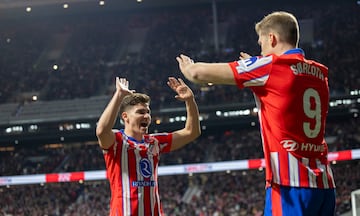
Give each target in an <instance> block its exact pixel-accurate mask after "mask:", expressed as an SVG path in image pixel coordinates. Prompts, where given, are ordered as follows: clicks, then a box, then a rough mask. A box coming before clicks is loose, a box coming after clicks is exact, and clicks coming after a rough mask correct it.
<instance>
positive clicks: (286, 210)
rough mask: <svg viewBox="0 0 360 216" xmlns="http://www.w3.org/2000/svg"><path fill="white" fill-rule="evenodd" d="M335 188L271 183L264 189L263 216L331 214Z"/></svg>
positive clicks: (317, 215) (327, 215)
mask: <svg viewBox="0 0 360 216" xmlns="http://www.w3.org/2000/svg"><path fill="white" fill-rule="evenodd" d="M335 203H336V192H335V189H318V188H299V187H287V186H279V185H272V186H271V187H269V188H267V189H266V199H265V210H264V215H265V216H288V215H289V216H333V215H335Z"/></svg>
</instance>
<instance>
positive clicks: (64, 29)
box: [0, 1, 360, 216]
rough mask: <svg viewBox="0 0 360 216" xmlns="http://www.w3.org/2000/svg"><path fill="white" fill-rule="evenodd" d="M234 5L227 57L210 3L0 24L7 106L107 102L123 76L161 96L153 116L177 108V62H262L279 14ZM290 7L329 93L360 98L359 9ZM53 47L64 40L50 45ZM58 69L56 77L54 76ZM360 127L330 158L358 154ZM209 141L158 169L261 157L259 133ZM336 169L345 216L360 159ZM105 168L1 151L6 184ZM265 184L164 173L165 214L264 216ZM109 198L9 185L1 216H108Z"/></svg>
mask: <svg viewBox="0 0 360 216" xmlns="http://www.w3.org/2000/svg"><path fill="white" fill-rule="evenodd" d="M233 4H234V3H223V4H222V3H219V5H218V10H219V11H218V20H219V23H220V24H221V25H220V26H222V27H224V26H225V27H224V29H225V30H226V31H225V32H220V36H221V37H220V38H222V40H220V47H219V51H218V52H215V51H214V48H213V44H212V36H209V35H212V14H211V10H210V7H209V5H207V6H196V7H195V6H194V7H193V8H192V9H190V10H189V9H188V8H187V9H185V8H181V7H179V8H176V9H169V10H164V11H161V12H160V11H159V10H154V11H148V12H146V13H123V14H115V13H114V14H106V15H105V14H99V15H98V16H91V17H85V16H86V15H83V16H80V17H77V18H76V22H74V17H67V18H66V19H64V18H63V17H57V16H54V17H53V18H52V19H41V18H29V19H27V20H26V21H25V20H19V19H16V20H10V21H12V22H16V23H18V25H12V24H11V22H7V21H9V20H5V21H4V20H0V23H1V24H2V28H3V29H2V30H1V35H0V47H1V50H2V51H1V52H2V55H1V56H0V76H1V79H0V86H2V88H1V89H0V104H4V103H10V102H17V103H20V104H23V102H24V101H26V100H28V99H29V98H27V96H28V95H29V94H30V95H32V94H37V95H38V98H39V99H40V100H61V99H74V98H87V97H90V96H94V95H107V94H108V95H109V94H111V93H112V91H113V89H112V86H113V83H114V77H115V76H123V77H126V78H128V79H129V80H130V87H131V88H132V89H136V91H138V92H144V93H147V94H149V95H150V96H151V97H152V98H153V100H152V104H151V107H152V109H158V108H164V107H172V106H177V105H178V103H177V102H176V100H174V99H173V93H172V92H171V91H170V90H169V89H168V87H167V86H165V80H167V76H169V75H175V76H177V75H179V76H180V74H179V73H178V71H177V70H178V69H177V65H176V61H175V57H176V56H177V55H178V54H179V53H182V52H184V53H187V54H190V55H191V56H195V57H196V59H195V60H199V61H201V60H203V61H224V60H235V59H237V57H238V53H239V52H240V51H247V52H249V53H250V54H255V55H256V54H258V52H259V49H258V47H257V42H256V35H255V32H254V31H253V24H254V22H255V21H256V20H259V19H261V16H262V15H263V14H265V13H266V12H267V11H272V10H275V9H276V10H278V9H279V5H276V4H275V3H274V4H273V5H269V6H267V7H266V9H265V8H259V7H256V6H255V5H252V6H251V5H248V6H247V7H234V5H233ZM294 4H295V3H294ZM248 7H250V8H248ZM281 8H282V9H284V10H289V11H291V12H294V13H295V14H297V15H298V16H299V19H304V20H307V19H311V20H312V21H313V24H314V28H313V30H314V34H313V41H312V42H311V43H305V42H304V43H302V45H303V48H304V49H305V53H306V54H307V56H308V57H310V58H311V57H312V58H316V59H317V60H319V61H320V62H323V63H324V64H325V65H327V66H329V68H330V76H329V77H330V79H329V83H330V88H331V95H332V96H333V97H335V96H342V95H346V94H349V92H350V91H351V90H353V89H360V76H359V72H360V67H359V66H360V65H359V64H360V61H359V53H358V49H359V47H360V44H359V43H360V42H359V40H358V38H359V28H358V26H360V24H359V22H360V13H359V10H360V7H359V6H358V5H356V3H355V2H352V3H350V1H347V2H342V3H339V2H336V3H333V2H329V3H327V4H326V7H324V5H323V3H322V2H321V1H320V2H319V3H316V2H314V3H312V4H311V6H309V5H297V6H296V7H294V5H293V4H291V6H290V5H289V6H287V5H282V6H281ZM249 11H251V13H249ZM243 14H246V16H244V15H243ZM89 19H90V20H89ZM104 23H106V25H104ZM133 29H139V30H140V29H142V30H144V31H145V32H146V34H145V33H144V34H145V35H146V37H145V41H144V45H143V46H142V47H141V48H139V49H138V50H137V51H133V52H129V51H128V50H127V49H129V47H128V46H129V44H130V45H131V44H133V43H139V41H135V42H133V43H131V40H130V39H131V38H129V36H128V37H126V35H125V34H124V32H130V30H133ZM221 29H223V28H221ZM130 37H131V36H130ZM139 40H140V39H139ZM53 42H57V43H54V45H51V44H52V43H53ZM56 44H57V45H56ZM59 44H60V45H59ZM19 59H21V61H19ZM55 64H56V65H57V66H58V67H57V68H56V67H53V66H54V65H55ZM14 80H16V82H14ZM191 87H192V88H193V89H194V92H195V94H196V97H197V101H198V102H199V105H200V106H202V105H212V104H226V103H234V102H249V101H253V98H252V95H251V94H250V93H249V92H248V91H242V92H238V91H237V89H236V88H231V87H225V86H216V87H215V86H195V85H192V86H191ZM25 105H26V104H25ZM19 115H21V113H19ZM359 125H360V122H359V118H358V117H357V118H355V117H354V118H348V119H342V120H339V119H336V120H332V121H329V122H328V126H327V128H326V137H327V138H328V141H329V150H330V151H341V150H350V149H359V148H360V127H359ZM203 134H204V135H202V136H201V137H200V138H199V139H197V140H196V141H195V142H194V143H191V144H189V145H188V146H186V147H185V148H183V149H181V150H178V151H176V152H173V153H169V154H166V155H163V157H162V158H161V165H173V164H187V163H201V162H218V161H228V160H242V159H244V160H245V159H254V158H262V156H263V155H262V152H261V138H260V134H259V132H258V128H255V127H252V128H246V129H241V130H240V129H235V128H233V129H230V130H225V131H224V130H217V131H211V132H204V133H203ZM332 166H333V169H334V173H335V178H336V182H337V187H338V189H337V193H338V194H337V214H338V215H341V214H342V213H344V212H347V211H349V210H350V208H351V204H350V192H351V191H352V190H354V189H358V188H360V180H359V179H360V173H359V172H356V170H360V161H359V160H354V161H345V162H337V163H336V164H333V165H332ZM103 169H105V165H104V161H103V157H102V154H101V150H100V148H99V146H98V145H97V143H72V144H66V143H65V144H62V145H60V147H58V148H51V147H50V145H34V146H31V148H29V147H26V146H15V147H14V150H13V151H0V177H1V176H11V175H28V174H39V173H53V172H74V171H84V170H103ZM337 173H341V174H337ZM263 175H264V172H263V170H243V171H232V172H229V173H226V172H225V173H223V172H219V173H210V174H193V175H177V176H160V178H159V184H160V186H159V188H160V197H161V199H162V203H163V207H164V211H165V213H166V215H167V216H180V215H197V216H227V215H229V216H240V215H254V216H259V215H262V209H263V200H264V192H265V190H264V187H265V184H264V182H263V179H264V177H263ZM191 190H192V191H195V192H196V193H194V194H193V195H191V196H190V197H187V196H186V194H187V193H186V192H187V191H191ZM109 191H110V190H109V186H108V183H107V181H94V182H91V181H90V182H71V183H56V184H40V185H19V186H10V187H0V194H1V195H0V215H48V216H58V215H67V216H71V215H74V216H75V215H85V216H86V215H89V216H90V215H106V214H107V213H108V205H109V198H110V195H109ZM14 199H16V201H14Z"/></svg>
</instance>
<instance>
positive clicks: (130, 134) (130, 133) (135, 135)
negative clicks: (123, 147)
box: [124, 128, 143, 142]
mask: <svg viewBox="0 0 360 216" xmlns="http://www.w3.org/2000/svg"><path fill="white" fill-rule="evenodd" d="M124 133H125V134H126V136H128V137H132V138H134V139H135V140H136V141H139V142H140V141H142V140H143V134H141V133H136V132H135V131H132V130H129V129H126V128H125V129H124Z"/></svg>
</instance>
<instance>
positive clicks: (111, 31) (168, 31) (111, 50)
mask: <svg viewBox="0 0 360 216" xmlns="http://www.w3.org/2000/svg"><path fill="white" fill-rule="evenodd" d="M233 4H234V3H221V2H220V3H219V4H218V7H217V8H218V22H219V41H218V42H219V48H218V51H214V43H213V28H212V12H211V10H210V8H209V5H201V6H194V7H193V8H192V9H191V10H189V8H181V7H177V8H175V9H174V8H170V9H169V10H164V11H159V10H154V11H151V10H149V11H148V12H142V13H121V14H119V13H107V14H104V13H103V14H102V13H100V12H99V14H97V16H86V14H85V15H79V16H78V17H72V16H69V17H66V18H64V17H62V16H61V15H54V17H51V19H41V17H40V18H39V17H35V18H29V19H26V20H19V18H17V19H16V20H12V19H15V18H12V19H10V20H6V19H5V20H2V21H0V22H2V24H4V25H3V26H4V28H3V29H2V30H3V32H4V33H2V34H1V35H0V45H1V49H2V53H4V55H1V58H0V61H1V64H0V65H1V66H0V74H1V77H3V79H1V81H0V82H1V83H0V84H1V86H2V89H0V103H6V102H23V101H24V100H26V99H27V98H26V97H25V98H24V95H25V96H26V95H28V94H30V95H31V94H35V95H37V96H38V99H39V100H61V99H73V98H87V97H90V96H94V95H104V94H111V93H112V91H113V89H112V88H111V87H113V83H114V77H115V76H123V77H126V78H127V79H128V80H129V81H130V84H131V88H133V89H136V90H137V91H138V92H144V93H147V94H149V95H150V96H152V97H153V98H156V100H153V104H152V108H153V109H157V108H161V107H169V106H177V105H178V104H177V103H176V101H174V100H173V99H172V98H173V97H172V92H171V91H170V90H169V89H168V88H167V86H166V82H165V81H166V80H167V76H169V75H173V76H180V73H179V72H178V69H177V63H176V60H175V57H176V56H177V55H179V54H180V53H187V54H189V55H191V56H194V59H195V61H231V60H236V59H237V58H238V55H239V52H240V51H246V52H248V53H250V54H252V55H258V54H259V47H258V45H257V41H256V38H257V37H256V34H255V31H254V30H253V28H254V27H253V23H254V22H255V21H256V20H259V19H260V18H261V16H263V14H266V13H267V12H268V11H272V10H276V9H283V10H289V11H291V12H293V13H295V14H297V15H298V16H299V20H305V21H306V20H311V22H310V23H312V24H311V27H310V30H307V31H308V32H309V33H304V35H305V34H306V35H308V34H310V36H306V37H310V39H306V40H304V42H302V41H300V42H301V47H302V48H303V49H304V50H305V53H306V55H307V57H308V58H315V59H316V60H319V61H320V62H322V63H324V64H325V65H327V66H329V68H330V76H329V82H330V87H331V94H332V96H337V95H344V94H349V92H350V90H354V89H359V86H360V85H359V84H360V80H359V79H360V78H359V76H357V73H358V71H359V61H358V52H357V48H358V47H359V42H358V40H357V38H359V30H358V28H357V26H359V7H358V6H357V5H356V3H354V2H346V3H341V4H338V3H331V2H329V3H328V4H327V7H325V8H324V7H323V4H322V3H321V2H319V3H317V4H316V3H313V4H311V6H308V5H286V4H281V6H279V5H277V4H272V5H268V6H266V7H264V8H262V9H260V8H258V7H256V6H255V5H251V4H249V5H248V6H247V7H237V8H236V9H234V7H233ZM354 4H355V5H354ZM279 7H280V8H279ZM248 11H251V13H248ZM243 14H246V16H244V15H243ZM75 20H76V22H75ZM11 22H17V23H20V24H19V25H18V27H14V25H11ZM104 23H106V25H104ZM304 29H305V27H304ZM312 31H313V32H312ZM124 32H129V35H128V36H126V34H124ZM304 32H305V30H304ZM135 35H143V37H140V36H137V37H135ZM134 38H135V39H134ZM139 44H140V45H139ZM141 44H142V45H141ZM134 47H135V48H134ZM18 59H21V61H18ZM54 65H56V66H55V67H54ZM11 80H17V82H16V83H15V82H11ZM144 83H146V85H145V84H144ZM192 87H193V88H194V91H195V93H196V96H197V98H198V102H199V105H208V104H214V103H234V102H248V101H252V100H253V98H252V96H251V94H249V92H248V91H242V92H240V93H239V92H238V91H237V89H236V88H231V87H225V86H216V87H215V86H192ZM214 99H216V100H214ZM215 101H216V102H215Z"/></svg>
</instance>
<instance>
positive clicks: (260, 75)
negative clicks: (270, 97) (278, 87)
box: [229, 56, 273, 88]
mask: <svg viewBox="0 0 360 216" xmlns="http://www.w3.org/2000/svg"><path fill="white" fill-rule="evenodd" d="M272 60H273V56H266V57H257V56H254V57H251V58H249V59H244V60H239V61H234V62H230V63H229V65H230V67H231V69H232V71H233V74H234V79H235V81H236V84H237V86H238V87H239V88H245V87H254V86H264V85H265V84H266V82H267V80H268V79H269V75H270V71H271V67H272Z"/></svg>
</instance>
